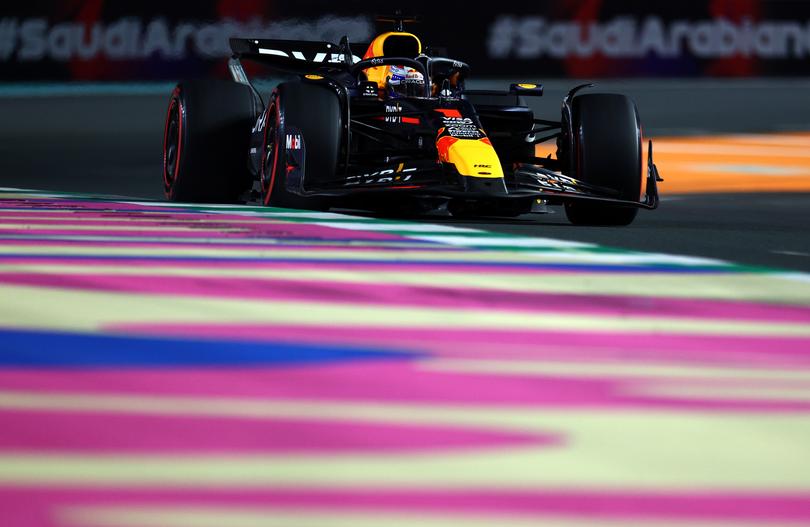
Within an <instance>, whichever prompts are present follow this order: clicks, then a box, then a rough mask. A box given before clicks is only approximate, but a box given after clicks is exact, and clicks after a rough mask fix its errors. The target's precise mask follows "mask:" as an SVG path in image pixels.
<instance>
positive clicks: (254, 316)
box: [0, 285, 810, 337]
mask: <svg viewBox="0 0 810 527" xmlns="http://www.w3.org/2000/svg"><path fill="white" fill-rule="evenodd" d="M0 297H2V298H14V299H15V301H14V302H11V303H6V304H3V305H0V323H2V324H3V325H5V326H10V327H14V328H31V329H33V328H48V329H52V330H57V329H61V330H76V331H81V330H85V331H87V330H91V331H92V330H98V329H101V328H104V327H107V326H111V325H119V324H150V323H151V324H158V323H161V324H165V323H177V324H181V323H197V324H199V323H220V324H296V325H305V326H313V327H320V326H323V323H324V322H323V321H329V323H330V324H337V325H341V326H345V327H355V326H361V327H378V328H384V327H390V328H411V327H417V328H442V329H451V328H454V329H464V328H476V329H490V330H493V329H495V330H497V329H502V330H523V331H542V330H546V331H575V332H587V333H590V332H606V333H613V332H618V333H627V332H631V333H650V332H660V333H662V334H674V335H727V336H728V335H733V336H762V337H766V336H772V337H776V336H779V337H810V325H809V324H802V323H776V322H754V321H735V320H711V319H709V320H706V319H697V318H695V319H690V318H677V319H676V318H669V317H634V316H624V315H622V314H618V315H613V316H600V315H588V314H582V315H580V314H556V313H550V312H542V313H529V312H525V311H510V310H506V309H504V310H493V309H439V308H426V307H405V306H376V305H368V304H362V303H360V304H353V303H351V302H345V303H344V302H336V303H322V302H295V301H258V300H248V299H223V298H216V299H213V298H207V297H185V296H172V295H141V294H131V293H128V294H121V293H110V292H98V291H82V290H72V289H56V288H47V289H45V288H37V287H29V286H9V285H3V286H0ZM64 306H82V309H68V310H66V309H64Z"/></svg>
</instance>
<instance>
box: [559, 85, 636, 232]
mask: <svg viewBox="0 0 810 527" xmlns="http://www.w3.org/2000/svg"><path fill="white" fill-rule="evenodd" d="M571 133H572V136H573V146H574V150H573V152H572V158H571V162H572V167H571V172H572V173H573V174H574V177H575V178H576V179H578V180H580V181H582V182H584V183H588V184H592V185H597V186H600V187H606V188H609V189H612V190H615V191H617V192H618V195H617V196H616V197H617V198H618V199H622V200H627V201H635V202H637V201H639V199H640V197H641V183H642V170H641V164H642V163H641V155H642V146H641V127H640V124H639V118H638V111H637V109H636V105H635V103H633V101H632V100H631V99H630V98H628V97H626V96H624V95H619V94H606V93H605V94H603V93H597V94H586V95H580V96H578V97H575V98H574V100H573V102H572V123H571ZM565 210H566V215H567V216H568V219H569V220H570V221H571V222H572V223H574V224H587V225H629V224H630V223H632V221H633V220H634V219H635V217H636V214H637V213H638V209H637V208H635V207H623V206H616V205H606V204H602V203H595V202H588V201H584V200H583V201H571V202H568V203H566V207H565Z"/></svg>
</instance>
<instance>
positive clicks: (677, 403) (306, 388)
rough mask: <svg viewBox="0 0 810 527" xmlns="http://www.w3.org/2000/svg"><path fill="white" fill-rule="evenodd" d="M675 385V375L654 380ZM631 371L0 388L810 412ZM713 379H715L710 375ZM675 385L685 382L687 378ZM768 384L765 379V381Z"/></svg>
mask: <svg viewBox="0 0 810 527" xmlns="http://www.w3.org/2000/svg"><path fill="white" fill-rule="evenodd" d="M656 382H666V384H667V385H668V386H675V387H679V384H678V383H679V381H678V380H676V379H670V380H666V379H664V380H661V379H657V380H656ZM638 383H639V379H638V378H633V377H622V378H616V377H613V378H610V379H606V378H600V377H598V376H594V375H587V374H583V375H582V376H581V377H577V378H572V377H556V376H554V375H547V376H544V377H540V376H525V375H520V374H512V375H490V374H487V373H486V372H475V373H453V372H446V371H438V370H437V371H434V370H429V369H425V368H423V367H422V366H421V364H420V362H419V361H415V362H411V363H391V362H380V361H378V362H373V363H372V362H368V363H344V364H329V365H318V366H315V365H304V366H287V367H283V368H273V367H268V368H259V367H257V368H252V369H242V368H227V367H220V368H219V369H217V370H213V369H205V368H197V369H186V368H175V369H172V370H160V369H151V370H150V369H133V370H129V369H128V370H120V369H119V370H90V371H87V370H84V371H76V370H69V371H66V370H56V369H7V370H5V371H0V388H2V389H3V390H9V391H25V392H36V393H51V394H53V395H54V396H55V397H59V396H60V395H61V394H68V393H79V394H97V395H100V396H104V395H109V394H113V395H136V396H169V397H225V398H228V399H236V400H235V401H234V404H235V405H239V404H240V403H239V402H237V401H238V399H239V398H246V399H247V400H248V401H249V400H259V401H265V402H267V401H272V400H274V399H281V400H284V401H296V400H299V401H302V402H304V403H311V402H313V401H324V402H326V403H335V402H341V401H346V402H355V403H366V402H368V403H373V404H390V403H396V404H413V405H419V406H422V405H424V406H432V405H451V406H452V405H476V406H481V407H486V406H491V407H500V406H503V405H507V406H510V407H524V408H531V409H543V408H577V409H591V410H600V409H627V408H642V409H646V410H649V409H668V410H673V409H674V410H680V411H701V412H707V411H723V412H752V411H756V412H785V411H791V412H803V413H807V412H810V402H797V401H779V400H758V399H756V398H755V397H751V398H748V399H739V400H728V399H713V398H710V397H706V398H703V399H696V398H688V399H679V398H674V397H663V396H662V397H657V396H655V397H653V396H647V395H645V394H644V393H643V392H642V391H639V389H637V387H638V386H639V384H638ZM717 385H720V383H719V382H718V383H717ZM683 386H686V387H689V386H690V385H689V384H688V383H684V384H683ZM772 387H773V386H772Z"/></svg>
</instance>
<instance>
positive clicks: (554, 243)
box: [409, 234, 596, 249]
mask: <svg viewBox="0 0 810 527" xmlns="http://www.w3.org/2000/svg"><path fill="white" fill-rule="evenodd" d="M409 238H413V239H417V240H424V241H428V242H436V243H444V244H447V245H458V246H461V247H506V248H508V247H537V248H550V249H563V248H565V249H570V248H588V247H596V245H594V244H592V243H583V242H574V241H567V240H555V239H553V238H517V237H514V238H513V237H508V236H503V237H500V236H492V237H489V236H444V235H440V234H439V235H433V236H409Z"/></svg>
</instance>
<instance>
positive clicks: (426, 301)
mask: <svg viewBox="0 0 810 527" xmlns="http://www.w3.org/2000/svg"><path fill="white" fill-rule="evenodd" d="M0 282H2V283H6V284H15V285H32V286H38V287H52V288H73V289H83V290H92V291H115V292H123V293H132V294H156V295H181V296H200V297H206V298H240V299H251V300H293V301H306V302H328V303H351V304H372V305H381V306H406V307H424V306H431V307H434V308H453V309H461V310H463V309H478V310H481V309H484V310H510V311H526V312H535V313H542V312H553V313H571V314H589V315H601V316H628V317H629V316H632V317H649V316H655V317H674V318H713V319H724V320H756V321H770V322H773V321H779V322H790V323H799V324H810V308H802V307H791V306H775V305H771V304H755V303H746V302H731V301H718V300H692V299H689V300H681V299H672V298H667V299H659V298H639V297H629V296H605V295H569V294H548V293H529V292H527V293H523V292H516V291H492V290H487V289H462V288H449V287H447V288H442V287H416V286H401V285H381V284H373V285H371V284H366V285H364V284H354V283H351V284H347V283H340V282H331V283H330V282H308V281H301V280H276V279H258V278H218V277H177V276H172V277H163V276H150V275H143V276H138V275H103V274H82V275H52V274H42V273H4V272H0Z"/></svg>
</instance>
